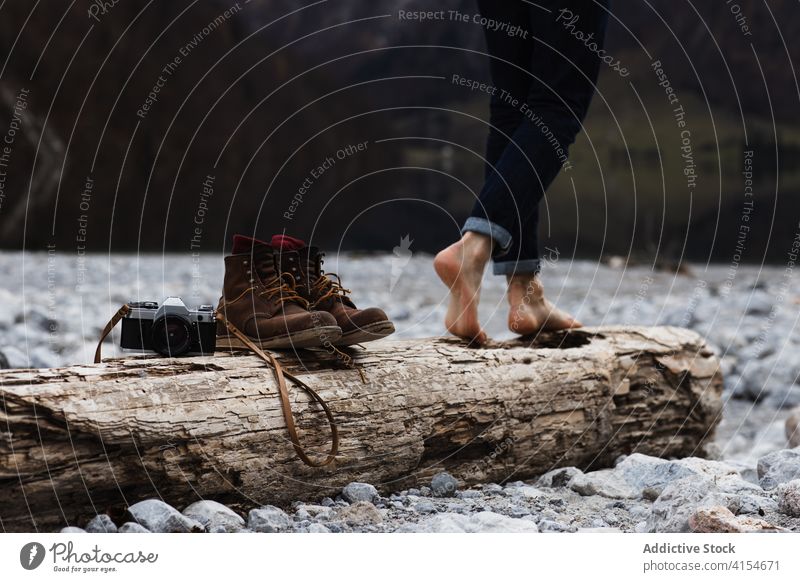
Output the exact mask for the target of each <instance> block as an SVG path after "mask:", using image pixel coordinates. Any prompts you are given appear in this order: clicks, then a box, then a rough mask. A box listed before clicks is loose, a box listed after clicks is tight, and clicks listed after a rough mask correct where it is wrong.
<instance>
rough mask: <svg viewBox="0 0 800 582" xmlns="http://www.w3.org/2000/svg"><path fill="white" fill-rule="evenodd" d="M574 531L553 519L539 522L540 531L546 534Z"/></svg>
mask: <svg viewBox="0 0 800 582" xmlns="http://www.w3.org/2000/svg"><path fill="white" fill-rule="evenodd" d="M574 529H575V528H571V527H570V526H568V525H565V524H563V523H561V522H559V521H555V520H553V519H543V520H541V521H540V522H539V531H541V532H544V533H564V532H569V531H574Z"/></svg>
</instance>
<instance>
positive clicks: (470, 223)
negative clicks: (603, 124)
mask: <svg viewBox="0 0 800 582" xmlns="http://www.w3.org/2000/svg"><path fill="white" fill-rule="evenodd" d="M478 6H479V9H480V13H481V15H482V16H483V17H485V18H487V19H491V20H492V21H494V22H496V23H508V26H504V25H500V26H498V25H496V30H491V28H490V27H485V31H486V45H487V48H488V52H489V56H490V57H491V58H490V71H491V76H492V85H493V86H494V87H495V88H496V89H495V92H494V94H493V95H492V97H491V104H490V124H491V129H490V131H489V137H488V140H487V145H486V159H487V164H486V179H485V183H484V186H483V188H482V189H481V192H480V195H479V198H478V200H477V201H476V202H475V206H474V208H473V210H472V214H471V215H470V217H469V219H467V221H466V223H465V224H464V228H463V229H462V232H467V231H472V232H479V233H482V234H486V235H489V236H491V237H492V238H493V239H494V243H495V244H494V248H495V251H494V273H495V274H498V275H509V274H514V273H518V274H524V273H536V272H538V271H539V268H540V260H539V245H538V239H539V231H538V223H539V203H540V201H541V200H542V197H543V196H544V193H545V191H546V190H547V188H548V187H549V186H550V184H551V183H552V181H553V180H554V179H555V178H556V176H557V175H558V173H559V171H560V170H561V168H562V166H563V165H564V163H565V161H566V155H567V152H568V148H569V146H570V145H571V144H572V143H573V142H574V141H575V137H576V136H577V134H578V132H579V131H580V130H581V127H582V122H583V119H584V117H586V112H587V110H588V109H589V104H590V102H591V100H592V96H593V95H594V92H595V83H596V81H597V75H598V71H599V68H600V65H601V59H600V56H599V55H598V54H597V51H598V50H599V49H601V48H602V46H603V39H604V37H605V29H606V23H607V20H608V14H607V12H606V8H607V7H608V1H607V0H601V1H597V2H595V1H592V0H567V1H556V0H537V1H536V2H525V1H522V0H502V1H501V0H478ZM576 16H577V17H578V18H577V20H576V19H575V17H576ZM513 26H517V27H520V29H521V30H523V31H527V34H519V33H517V34H509V32H510V31H511V30H513V29H512V28H511V27H513ZM520 29H517V30H520ZM588 35H592V36H591V39H590V40H588V41H587V37H588ZM593 42H596V46H595V45H592V44H591V43H593ZM587 44H588V45H590V46H587ZM593 49H594V50H593ZM514 99H516V100H517V102H516V103H514V102H513V100H514Z"/></svg>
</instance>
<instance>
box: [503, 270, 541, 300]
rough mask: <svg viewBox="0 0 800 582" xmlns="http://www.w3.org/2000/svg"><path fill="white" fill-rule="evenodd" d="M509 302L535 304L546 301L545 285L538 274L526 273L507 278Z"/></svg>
mask: <svg viewBox="0 0 800 582" xmlns="http://www.w3.org/2000/svg"><path fill="white" fill-rule="evenodd" d="M506 281H507V283H508V296H509V300H510V301H512V302H514V303H519V302H520V301H525V302H526V303H527V302H533V301H541V300H543V299H544V285H542V282H541V280H540V278H539V275H538V274H536V273H525V274H518V275H508V276H506Z"/></svg>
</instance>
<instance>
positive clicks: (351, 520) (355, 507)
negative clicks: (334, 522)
mask: <svg viewBox="0 0 800 582" xmlns="http://www.w3.org/2000/svg"><path fill="white" fill-rule="evenodd" d="M336 518H337V519H338V520H339V521H343V522H345V523H346V524H347V525H350V526H362V525H377V524H379V523H381V522H382V521H383V516H382V515H381V512H380V511H378V508H376V507H375V506H374V505H373V504H372V503H370V502H369V501H356V502H355V503H353V504H352V505H349V506H347V507H342V508H341V509H339V510H338V511H337V512H336Z"/></svg>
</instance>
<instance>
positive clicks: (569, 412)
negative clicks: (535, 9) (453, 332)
mask: <svg viewBox="0 0 800 582" xmlns="http://www.w3.org/2000/svg"><path fill="white" fill-rule="evenodd" d="M351 353H352V354H353V355H354V357H355V362H356V363H357V365H358V366H360V367H361V369H362V371H363V373H364V375H365V377H366V383H363V382H362V380H361V377H360V374H359V372H358V371H357V370H355V369H353V368H352V367H347V366H343V364H342V360H341V359H339V358H336V357H335V354H333V355H332V354H329V353H327V352H326V351H324V350H320V351H317V352H314V353H313V354H303V355H302V358H301V359H298V357H296V355H294V354H281V355H280V358H281V361H282V362H284V363H285V364H286V367H287V369H289V370H290V371H292V372H294V373H295V374H297V375H299V376H300V377H302V379H304V380H305V381H306V382H307V383H308V384H309V385H310V386H311V387H312V388H314V389H315V390H317V391H318V392H319V393H320V395H321V396H322V397H323V398H324V399H325V400H326V401H327V402H328V404H329V405H330V407H331V409H332V410H333V413H334V415H335V416H336V419H337V422H338V424H339V427H340V434H341V448H340V452H339V455H338V456H337V458H336V461H334V463H332V464H331V465H328V466H326V467H323V468H317V469H314V468H310V467H307V466H305V465H303V464H302V463H301V462H300V460H299V459H298V458H297V457H296V456H295V453H294V451H293V449H292V446H291V444H290V442H289V439H288V436H287V433H286V429H285V425H284V421H283V417H282V415H281V408H280V403H279V400H278V396H277V390H276V387H275V383H274V380H273V376H272V373H271V371H270V370H269V369H268V368H266V367H265V366H264V364H263V362H262V361H261V360H259V359H258V358H256V357H254V356H252V355H249V354H246V353H237V354H236V355H231V354H219V355H216V356H214V357H205V358H201V357H190V358H180V359H174V360H170V359H165V358H161V357H155V356H137V357H133V358H126V359H114V360H108V361H106V362H104V363H102V364H99V365H81V366H72V367H69V368H54V369H42V370H9V371H4V372H2V373H0V394H1V395H2V399H1V401H2V407H0V488H1V489H0V490H2V492H3V494H2V497H1V498H0V525H2V529H4V530H6V531H19V530H24V531H33V530H35V529H37V530H44V531H46V530H48V529H54V528H56V527H58V526H61V525H64V524H67V523H69V524H76V523H81V521H82V520H83V519H85V518H86V517H89V516H92V515H93V514H94V513H95V512H103V511H110V512H111V513H112V514H113V513H114V512H117V514H119V513H118V512H119V511H121V510H124V508H125V507H126V506H127V505H130V504H132V503H134V502H136V501H138V500H141V499H144V498H148V497H161V498H163V499H164V500H166V501H167V502H169V503H171V504H173V505H175V506H178V507H182V506H183V505H185V504H189V503H191V502H193V501H196V500H197V499H198V498H212V499H216V500H218V501H221V502H225V503H232V504H234V505H236V504H237V503H238V504H241V505H240V507H248V508H249V507H253V506H256V505H259V504H264V503H273V504H284V503H287V502H290V501H292V500H296V499H315V498H321V497H323V496H325V495H333V494H336V493H337V492H338V491H339V490H340V489H341V487H342V486H343V485H345V484H347V483H348V482H351V481H365V482H369V483H373V484H374V485H376V486H378V488H379V489H381V490H382V491H384V492H388V491H390V490H393V489H398V488H406V487H410V486H415V485H417V484H424V483H426V482H427V480H428V479H429V478H430V477H431V476H432V475H433V474H435V473H437V472H439V471H443V470H447V471H449V472H450V473H452V474H453V475H454V476H455V477H457V478H458V479H459V480H460V481H461V482H462V483H465V484H472V483H477V482H485V481H495V482H500V481H503V480H509V479H510V480H517V479H523V478H527V477H532V476H535V475H538V474H541V473H544V472H546V471H548V470H550V469H552V468H555V467H558V466H565V465H577V466H580V467H583V468H588V467H602V466H608V465H609V464H611V463H612V462H613V461H614V459H615V458H617V457H618V456H619V455H621V454H627V453H631V452H634V451H638V452H642V453H646V454H650V455H658V456H662V457H680V456H688V455H702V454H703V445H704V443H706V442H707V441H708V439H709V438H710V436H711V435H712V433H713V430H714V427H715V425H716V423H717V421H718V416H719V413H720V409H721V397H720V393H721V383H722V382H721V375H720V373H719V369H718V361H717V359H716V358H715V357H714V355H713V354H712V352H711V351H710V350H709V349H708V348H707V347H706V346H705V345H704V343H703V341H702V339H701V338H700V337H699V336H698V335H697V334H695V333H694V332H691V331H688V330H683V329H678V328H663V327H662V328H632V327H624V328H623V327H603V328H585V329H581V330H574V331H572V332H569V333H556V334H548V335H546V336H540V337H539V338H538V339H537V340H536V341H535V342H533V343H531V342H530V341H528V342H525V341H523V340H518V341H512V342H504V343H495V344H491V345H489V346H488V347H485V348H482V349H475V348H470V347H468V346H466V345H464V344H463V343H460V342H458V341H456V340H452V339H431V340H419V341H417V340H407V341H382V342H377V343H374V344H370V345H368V347H367V349H365V350H361V349H354V350H353V351H352V352H351ZM290 391H291V396H292V400H293V407H294V411H295V418H296V421H297V424H298V430H299V432H300V437H301V440H302V442H303V443H304V445H305V446H306V448H307V449H308V450H310V451H315V452H316V453H318V454H319V455H323V454H324V453H325V452H326V451H327V446H328V439H329V436H330V435H329V433H328V427H327V424H326V421H325V417H324V415H323V414H322V413H321V411H320V409H319V407H318V406H316V405H312V404H311V403H310V401H309V399H308V397H307V396H306V395H305V394H304V393H303V392H302V391H300V390H297V389H293V388H292V387H291V386H290Z"/></svg>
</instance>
